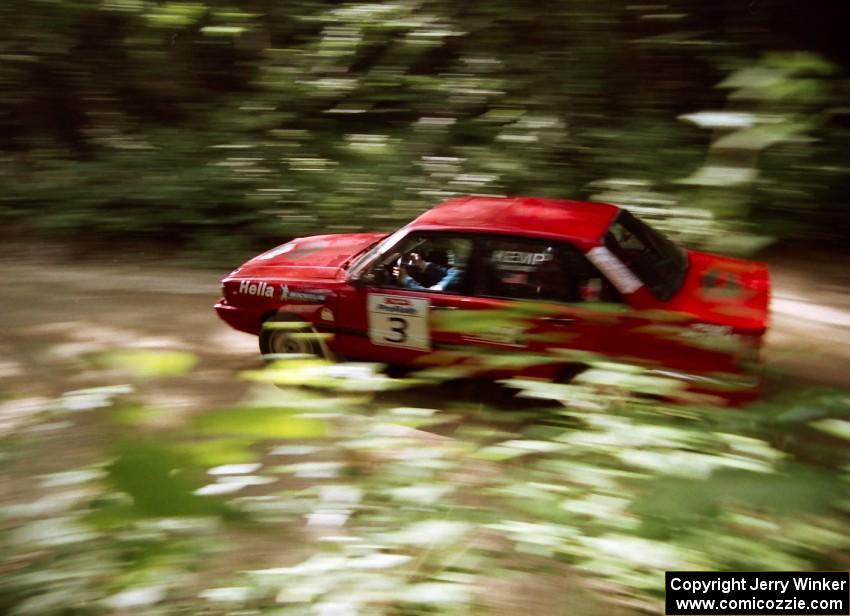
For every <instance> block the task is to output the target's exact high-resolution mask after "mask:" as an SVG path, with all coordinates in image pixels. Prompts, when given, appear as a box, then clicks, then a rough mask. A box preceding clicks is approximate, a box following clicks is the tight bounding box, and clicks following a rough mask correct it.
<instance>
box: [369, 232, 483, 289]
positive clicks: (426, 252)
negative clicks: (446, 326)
mask: <svg viewBox="0 0 850 616" xmlns="http://www.w3.org/2000/svg"><path fill="white" fill-rule="evenodd" d="M472 247H473V242H472V239H470V238H468V237H463V236H457V235H450V234H433V233H413V234H411V235H409V236H408V237H406V238H405V239H404V240H402V241H401V242H400V243H399V245H398V246H396V247H394V248H392V249H391V250H389V251H388V252H387V254H386V255H385V256H384V257H383V258H381V259H380V260H379V261H378V262H377V263H376V264H375V265H374V266H373V267H372V269H371V275H372V279H373V280H374V282H375V284H377V285H379V286H382V287H391V288H402V289H419V290H429V291H437V292H444V293H461V292H463V290H464V286H465V282H466V272H467V266H468V264H469V259H470V255H471V254H472Z"/></svg>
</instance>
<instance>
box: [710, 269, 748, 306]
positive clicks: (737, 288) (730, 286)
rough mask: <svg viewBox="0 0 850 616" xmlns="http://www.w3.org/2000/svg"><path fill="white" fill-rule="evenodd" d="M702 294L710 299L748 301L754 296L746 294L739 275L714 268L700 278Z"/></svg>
mask: <svg viewBox="0 0 850 616" xmlns="http://www.w3.org/2000/svg"><path fill="white" fill-rule="evenodd" d="M700 285H701V286H702V289H701V291H702V294H703V296H705V297H706V298H709V299H737V298H741V299H746V298H747V297H750V296H752V295H753V293H752V292H745V289H744V287H743V286H742V285H741V280H740V278H739V275H738V273H736V272H732V271H729V270H726V269H722V268H717V267H713V268H710V269H708V270H706V271H705V273H703V275H702V277H701V278H700Z"/></svg>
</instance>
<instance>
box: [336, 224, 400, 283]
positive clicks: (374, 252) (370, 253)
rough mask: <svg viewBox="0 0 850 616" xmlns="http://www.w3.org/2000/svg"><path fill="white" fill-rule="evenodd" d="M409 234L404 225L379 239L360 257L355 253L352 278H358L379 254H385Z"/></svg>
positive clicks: (350, 274) (350, 273)
mask: <svg viewBox="0 0 850 616" xmlns="http://www.w3.org/2000/svg"><path fill="white" fill-rule="evenodd" d="M406 234H407V227H402V228H401V229H399V230H398V231H396V232H395V233H392V234H390V235H388V236H387V237H385V238H384V239H382V240H381V241H379V242H378V243H377V244H373V245H372V247H371V248H369V249H367V250H366V252H364V253H362V254H361V255H360V256H359V257H358V256H356V255H355V259H356V260H355V261H354V263H353V264H352V265H351V270H350V271H349V276H350V277H351V278H358V277H360V275H361V274H363V272H364V271H365V270H366V269H367V268H368V267H369V266H370V265H371V264H372V262H373V261H374V260H375V259H377V258H378V257H379V256H381V255H382V254H384V253H385V252H386V251H387V250H389V249H390V248H392V247H393V246H395V244H396V243H398V241H399V240H400V239H401V238H402V237H404V236H405V235H406Z"/></svg>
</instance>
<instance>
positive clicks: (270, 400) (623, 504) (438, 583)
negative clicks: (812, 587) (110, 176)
mask: <svg viewBox="0 0 850 616" xmlns="http://www.w3.org/2000/svg"><path fill="white" fill-rule="evenodd" d="M515 316H516V315H508V317H510V318H514V317H515ZM579 357H580V358H581V361H582V362H584V363H585V364H586V365H588V366H589V370H588V371H586V372H585V373H583V374H581V375H579V376H578V377H577V378H575V379H574V380H573V381H571V382H569V383H548V382H544V381H540V380H535V379H521V378H516V379H512V380H511V381H509V384H510V385H511V386H512V387H513V388H514V391H518V392H519V394H520V396H523V397H524V398H516V399H514V400H513V401H511V402H510V405H509V406H508V407H507V408H499V407H495V406H492V405H488V404H485V403H483V402H481V401H480V400H478V401H475V402H474V403H473V404H469V403H468V402H464V401H463V400H461V399H459V398H460V397H459V396H458V395H457V393H456V392H455V393H454V394H452V393H448V394H446V393H443V394H442V395H441V394H439V389H437V390H427V389H423V383H437V382H438V381H437V377H436V375H435V373H434V371H431V373H430V374H429V375H428V376H427V377H425V376H424V375H421V376H420V375H414V376H415V377H418V378H413V379H409V380H398V384H399V387H401V386H405V385H415V387H416V388H417V389H415V390H412V391H410V392H405V391H394V390H390V391H387V388H386V387H385V386H384V385H383V381H384V380H385V378H386V377H384V376H383V375H381V374H380V373H379V372H378V370H377V367H376V366H373V365H368V364H366V365H361V364H341V365H334V364H330V363H328V362H325V361H321V360H312V361H308V360H304V359H302V358H298V357H294V358H292V359H285V358H284V359H281V360H279V361H278V362H277V363H276V364H272V365H270V366H269V368H268V369H267V371H266V372H265V374H266V378H262V379H258V380H259V381H261V382H265V381H273V382H274V381H276V380H281V377H282V380H281V382H280V383H278V386H277V387H273V386H263V387H262V388H261V389H260V390H258V391H257V392H256V393H255V395H254V401H253V402H252V403H246V404H243V405H240V406H238V407H234V408H229V409H223V410H216V411H207V412H204V413H200V414H198V415H196V416H194V417H192V418H191V419H189V420H188V421H187V422H186V424H185V425H184V426H183V427H181V428H179V429H174V428H171V429H169V430H168V431H164V430H162V429H157V428H155V427H145V426H144V422H143V421H141V422H140V421H139V420H140V419H141V420H143V419H144V413H143V412H142V410H143V409H141V408H140V407H138V406H137V405H135V404H134V403H133V402H132V400H123V401H122V400H116V399H115V396H119V395H126V394H127V393H128V392H127V391H126V390H123V389H120V388H101V389H99V390H89V392H88V393H87V394H86V393H85V392H84V393H83V394H79V393H77V394H74V395H75V396H76V398H77V401H76V402H75V403H74V404H73V405H72V406H73V407H74V409H75V411H77V412H78V411H80V410H85V409H87V408H88V409H99V408H101V409H102V408H104V406H112V407H114V408H112V409H110V410H108V411H107V412H106V415H105V417H110V418H115V419H118V420H120V421H119V422H118V423H115V424H113V427H112V428H110V430H112V431H114V435H113V436H111V437H110V438H109V441H110V442H109V443H108V444H107V446H106V447H105V449H104V451H103V453H102V455H101V456H99V457H98V459H96V460H94V461H93V463H92V464H91V465H90V466H88V467H86V468H83V469H79V470H73V471H72V470H67V469H66V470H64V471H63V472H61V473H56V474H53V475H47V476H43V477H42V478H41V479H40V486H39V489H40V490H44V493H45V496H44V497H42V498H41V499H38V500H35V501H32V502H28V503H15V504H12V505H7V506H5V507H4V508H3V510H2V514H3V517H4V519H6V520H8V521H9V522H11V524H7V525H6V526H5V527H4V530H3V531H2V532H0V540H2V542H3V544H4V546H5V550H4V565H6V564H9V565H11V569H7V570H9V571H11V572H12V573H11V574H9V575H6V576H5V577H4V579H3V581H2V583H0V601H2V602H3V605H4V607H6V608H7V609H8V610H11V611H12V613H18V614H27V613H40V614H54V613H55V614H59V613H94V614H97V613H108V612H110V611H114V610H116V609H129V608H132V609H135V610H136V611H139V612H140V613H151V614H162V613H186V611H187V610H188V611H190V612H193V613H200V612H205V613H206V612H212V613H231V612H240V613H241V612H243V611H251V612H252V613H273V614H278V613H305V611H307V612H309V611H311V610H312V611H318V612H321V611H322V610H325V609H331V608H332V607H334V606H336V608H335V609H343V608H344V609H346V610H348V611H349V612H350V613H369V614H398V613H405V614H419V613H421V614H426V613H435V612H438V613H446V614H482V613H508V612H509V613H513V612H515V611H516V610H517V609H518V606H525V609H530V610H534V611H535V612H537V613H553V614H559V613H565V614H566V613H575V609H574V608H576V605H575V604H574V603H571V602H568V601H566V599H565V598H564V597H563V596H562V595H561V594H560V593H559V592H558V589H557V587H555V586H551V584H552V582H551V580H552V579H553V578H556V579H558V580H568V581H569V584H570V585H571V586H570V587H571V588H572V591H571V592H572V593H573V596H580V597H581V600H580V607H581V613H587V614H595V613H610V611H611V610H612V609H615V607H614V604H616V603H622V604H624V605H630V606H632V607H631V608H619V609H623V610H625V612H627V613H632V611H634V610H640V609H648V610H657V609H659V602H660V601H661V600H662V596H663V595H662V593H663V571H664V570H671V569H706V570H730V571H734V570H739V571H740V570H788V569H791V570H824V569H834V568H841V567H842V566H843V565H842V562H843V561H842V560H841V559H842V556H841V555H842V553H844V552H845V551H846V550H847V549H848V548H850V545H848V541H847V536H846V533H845V532H844V529H845V527H846V523H847V519H846V517H847V514H848V511H850V510H848V508H847V507H848V499H847V495H848V493H850V491H848V487H850V486H848V475H847V473H846V469H847V465H848V463H850V458H848V456H847V449H846V447H844V445H845V443H846V438H847V430H846V424H847V421H846V418H847V417H848V416H850V406H848V400H850V398H848V395H847V392H843V391H829V390H822V391H812V392H798V393H797V394H795V395H790V394H789V395H786V396H785V398H784V399H782V400H780V399H773V400H770V399H768V400H763V401H761V402H759V403H756V404H753V405H750V406H749V407H744V408H738V409H729V408H718V407H712V406H707V405H705V404H703V403H701V402H698V403H690V404H683V403H681V402H674V401H672V400H673V399H674V398H676V397H678V396H680V395H682V394H683V392H682V391H681V385H680V383H679V382H678V381H672V380H670V379H664V378H660V377H658V376H654V377H652V378H649V376H650V375H649V373H648V372H647V370H646V369H645V368H642V367H639V366H632V365H628V364H622V363H615V362H612V361H611V360H610V359H604V358H596V357H594V356H592V355H589V354H576V356H575V357H574V358H573V359H577V358H579ZM476 361H477V362H480V363H482V364H481V365H489V366H491V367H496V366H499V365H500V362H501V360H500V359H499V358H497V357H490V356H487V355H484V356H481V357H477V358H476ZM249 376H251V377H252V378H255V377H257V376H258V375H256V374H250V375H249ZM344 383H348V384H347V385H344ZM435 386H436V385H431V387H435ZM448 386H449V385H448V384H446V385H440V386H439V387H448ZM265 387H268V389H266V388H265ZM395 389H397V388H395ZM448 391H449V392H452V390H451V389H449V390H448ZM352 392H356V394H354V393H352ZM411 395H413V396H415V397H416V399H417V400H422V396H423V395H428V400H429V402H430V403H431V404H433V405H434V407H435V408H424V407H420V406H417V405H413V406H411V405H410V403H409V402H406V401H405V398H409V397H410V396H411ZM523 399H525V400H526V403H525V404H522V410H519V409H518V407H519V406H520V401H521V400H523ZM56 408H57V409H60V408H62V407H61V406H56ZM154 410H155V409H154ZM45 419H46V420H48V421H49V420H50V418H49V417H45ZM128 420H131V423H130V424H127V423H126V422H127V421H128ZM65 429H67V428H65ZM33 434H34V435H38V434H39V432H38V431H36V432H33ZM38 442H39V437H38V436H35V437H34V438H33V437H30V438H29V439H27V438H24V439H23V440H21V439H20V438H19V439H18V445H17V450H18V451H19V452H21V453H20V454H19V455H26V451H28V450H30V449H33V448H37V447H38ZM22 446H23V447H24V449H21V447H22ZM281 535H283V536H284V537H285V540H282V541H281V540H280V539H278V538H279V537H281ZM255 542H259V543H260V544H262V545H264V546H267V548H268V551H269V555H266V556H261V554H260V553H258V552H256V551H255V549H254V548H251V547H248V546H252V545H256V543H255ZM34 548H37V549H38V550H39V554H41V556H38V557H37V558H33V557H32V556H31V555H32V553H33V552H32V550H33V549H34ZM216 553H217V554H218V555H219V557H220V558H218V559H213V560H217V562H219V563H223V565H222V564H218V565H214V566H212V567H210V563H209V561H210V557H211V555H213V554H216ZM269 556H271V558H269ZM222 559H223V560H222ZM222 566H224V567H225V569H222ZM222 570H224V571H226V574H225V576H224V577H222V574H221V571H222ZM190 574H191V576H192V577H189V576H190ZM189 580H192V581H191V582H190V581H189ZM600 583H604V586H602V587H603V588H605V589H606V591H605V594H604V595H600V594H597V592H595V591H593V590H592V588H593V587H597V588H598V587H599V586H600ZM189 589H191V590H189ZM529 590H531V591H532V592H531V593H529V592H528V591H529ZM576 593H577V594H576ZM63 610H65V611H63ZM625 612H624V613H625Z"/></svg>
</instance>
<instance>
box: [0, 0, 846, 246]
mask: <svg viewBox="0 0 850 616" xmlns="http://www.w3.org/2000/svg"><path fill="white" fill-rule="evenodd" d="M774 2H778V0H769V1H768V2H767V4H768V5H772V4H773V3H774ZM736 10H738V8H737V6H736V5H732V4H728V5H723V6H722V7H719V8H718V9H717V10H716V11H713V12H711V11H705V10H703V4H702V3H700V2H697V1H696V0H675V1H674V2H672V3H671V4H670V5H669V6H667V7H666V8H663V9H662V8H661V7H655V6H649V5H647V6H642V5H641V6H638V5H634V6H631V5H629V6H627V5H624V4H622V3H616V2H593V3H591V2H586V1H582V2H578V3H566V4H564V3H562V4H558V5H551V6H550V5H535V4H528V3H518V2H513V1H510V2H509V1H502V2H497V3H496V4H490V5H487V6H486V7H485V6H474V7H465V6H460V5H457V4H456V3H451V2H445V1H440V2H422V1H419V0H417V1H414V2H409V3H405V4H362V3H361V4H358V3H348V4H338V3H335V2H324V1H317V2H306V1H302V2H290V3H287V4H286V6H279V7H275V6H269V5H267V4H264V3H257V2H247V3H244V2H243V3H230V2H226V1H218V0H216V1H214V2H206V3H204V2H159V3H142V2H135V1H131V0H114V1H108V2H103V3H97V2H74V3H58V2H12V3H7V4H6V5H4V6H3V7H2V8H0V40H3V41H4V42H3V43H2V48H0V53H2V57H3V62H2V63H0V92H2V93H0V135H2V137H0V153H2V155H0V178H5V179H6V180H7V181H6V182H5V185H6V187H7V190H5V191H4V193H3V195H2V196H0V208H2V209H0V217H2V218H0V220H3V222H4V223H6V224H9V223H15V224H16V225H22V224H23V225H25V226H26V227H28V228H35V229H37V230H40V231H42V232H47V233H52V234H57V235H60V236H62V235H64V236H66V237H69V236H71V234H76V233H82V234H92V235H94V234H97V236H98V238H99V239H106V240H114V241H119V240H125V239H134V240H136V241H140V240H155V241H158V242H162V241H163V240H165V239H168V240H169V241H172V242H174V243H175V244H176V245H179V246H181V247H183V248H188V249H197V248H199V247H200V248H207V249H218V250H219V251H221V252H225V253H227V252H231V253H235V252H240V253H241V251H243V250H248V249H249V248H250V247H252V246H253V245H264V246H267V245H268V244H270V243H273V242H274V241H275V240H280V239H282V238H285V237H291V236H294V235H299V234H308V233H317V232H323V231H330V232H341V231H351V230H360V229H392V228H395V227H397V226H398V225H399V224H400V223H402V222H404V221H406V220H409V219H410V218H412V217H413V216H414V215H416V214H418V213H419V212H421V211H422V210H424V209H425V208H427V207H429V206H431V205H433V204H434V203H436V202H438V201H440V200H441V199H442V198H444V197H447V196H449V195H452V194H458V193H461V194H463V193H482V192H484V193H506V194H522V193H526V194H535V195H542V196H559V197H567V198H570V197H572V198H583V197H593V198H596V199H599V200H608V201H612V202H615V203H618V204H623V205H627V206H629V207H633V208H635V209H636V210H638V211H640V212H642V213H643V214H644V215H647V216H649V217H654V218H659V219H661V220H662V221H666V226H667V227H668V228H670V229H672V230H674V231H676V232H678V234H679V236H680V237H682V238H683V239H684V240H686V241H689V242H691V243H696V244H703V245H706V244H708V245H711V242H714V241H716V240H717V238H719V237H725V238H727V240H726V242H725V243H724V244H723V245H722V246H719V247H720V248H723V249H726V250H746V249H752V248H756V247H758V246H761V245H764V243H765V242H767V241H769V239H770V238H772V237H775V236H776V235H777V234H788V233H789V232H790V233H795V232H799V229H798V227H799V225H801V224H803V225H805V226H806V228H819V229H821V231H822V232H825V233H832V232H836V233H840V231H837V230H836V228H835V223H836V221H844V223H843V224H846V211H845V208H844V205H845V203H846V201H845V200H844V198H843V192H846V191H844V188H845V187H846V177H847V175H846V173H845V171H844V170H843V165H842V164H841V161H842V160H843V158H842V156H843V152H844V151H845V150H846V146H847V141H848V134H847V131H846V129H845V128H843V126H844V124H846V121H845V120H846V110H845V109H844V107H846V105H844V101H845V99H846V95H847V91H846V90H847V83H846V79H844V78H843V77H842V74H841V72H840V71H839V69H838V68H837V67H836V66H835V65H833V64H831V63H830V62H827V61H826V60H824V59H823V57H821V56H820V55H818V54H817V53H815V52H812V51H807V52H804V53H793V54H792V53H776V52H774V51H773V50H774V49H775V48H786V47H787V44H786V42H785V41H784V40H782V39H781V38H779V37H778V36H767V35H765V34H764V32H765V31H768V30H770V28H759V27H756V26H755V25H754V24H751V23H750V22H749V21H746V20H744V21H743V22H741V23H743V25H740V24H739V21H741V20H739V19H737V18H734V17H726V16H725V15H727V13H729V14H731V13H734V12H735V11H736ZM776 12H777V13H781V12H782V11H781V10H779V9H777V10H776ZM733 23H734V24H736V25H735V27H734V28H732V27H731V26H730V25H729V24H733ZM698 31H706V32H712V33H713V34H712V37H711V38H710V39H706V40H702V39H700V38H699V37H697V35H696V34H695V32H698ZM759 54H762V55H761V58H760V59H759ZM718 67H720V68H718ZM716 85H718V86H719V89H715V88H714V86H716ZM724 99H726V100H725V101H724ZM724 107H726V108H727V109H733V110H734V111H735V114H737V115H738V116H739V118H740V117H745V118H749V119H750V120H751V121H749V122H748V123H747V125H746V126H737V125H736V127H735V128H733V129H732V130H725V128H724V127H722V126H721V127H720V130H718V131H716V132H715V133H708V132H707V131H700V130H699V128H695V127H694V126H692V125H691V124H692V123H688V122H681V121H679V120H678V119H677V118H678V117H683V118H685V119H687V118H697V121H695V122H693V123H695V124H697V125H698V126H705V122H704V121H705V118H706V117H707V116H705V115H704V114H702V115H701V114H700V113H698V112H704V111H706V110H707V111H709V112H714V111H717V110H719V109H722V108H724ZM724 113H726V112H725V111H724ZM700 118H701V119H700ZM726 128H728V127H726ZM706 152H707V153H708V156H706ZM716 154H718V155H716ZM747 221H755V222H756V223H758V224H756V225H752V224H749V223H748V222H747ZM844 228H846V227H844ZM729 230H732V231H735V233H734V234H730V233H728V231H729ZM724 231H725V232H726V233H724ZM78 237H79V236H78Z"/></svg>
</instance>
